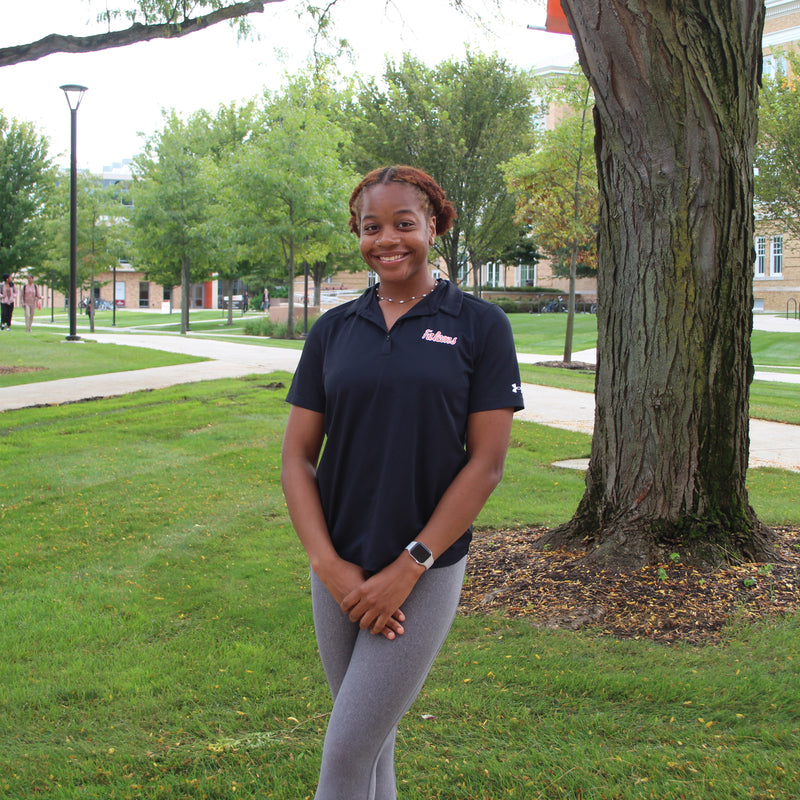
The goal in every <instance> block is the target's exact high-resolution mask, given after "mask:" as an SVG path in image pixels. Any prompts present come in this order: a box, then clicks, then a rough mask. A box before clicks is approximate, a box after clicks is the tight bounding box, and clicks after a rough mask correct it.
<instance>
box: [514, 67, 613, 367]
mask: <svg viewBox="0 0 800 800" xmlns="http://www.w3.org/2000/svg"><path fill="white" fill-rule="evenodd" d="M576 78H577V76H567V78H566V82H565V84H564V85H563V86H561V87H560V88H559V89H558V90H557V91H555V92H551V93H550V97H549V100H550V102H551V103H554V104H557V106H558V107H559V109H560V111H561V113H562V114H564V118H563V119H562V120H561V122H559V123H558V125H557V126H556V127H555V128H553V129H552V130H547V131H544V132H542V134H541V135H540V136H538V137H537V139H538V141H537V144H536V147H535V149H534V150H533V151H532V152H531V153H529V154H526V155H520V156H516V157H515V158H513V159H511V161H509V162H508V163H507V164H506V165H505V167H504V172H505V175H506V178H507V179H508V182H509V185H510V186H511V188H512V189H514V191H515V192H516V195H517V214H518V215H519V217H520V219H521V220H522V221H523V222H524V223H525V224H526V225H527V226H529V228H530V231H531V235H532V236H534V237H535V239H536V241H537V242H538V243H539V244H540V245H541V247H542V248H543V249H544V251H545V252H546V253H548V255H549V256H550V257H551V258H552V259H553V261H554V264H555V267H556V268H555V269H554V272H555V273H556V274H558V273H559V272H561V273H562V274H564V272H566V276H567V277H568V278H569V303H568V309H567V311H568V313H567V329H566V335H565V340H564V361H565V362H567V363H569V362H570V361H571V360H572V335H573V330H574V320H575V280H576V278H577V276H578V271H579V268H583V271H584V273H585V272H586V271H589V272H591V274H594V269H595V267H596V254H597V248H596V239H597V215H598V193H597V169H596V165H595V162H594V159H593V158H592V152H593V151H592V141H591V135H590V131H591V125H590V120H589V113H588V112H589V110H590V109H589V101H590V98H591V92H590V90H589V87H588V85H587V84H586V81H585V79H583V78H582V76H581V78H580V79H578V80H576ZM565 262H566V270H564V265H565ZM559 267H561V269H559Z"/></svg>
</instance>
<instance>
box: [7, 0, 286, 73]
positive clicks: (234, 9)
mask: <svg viewBox="0 0 800 800" xmlns="http://www.w3.org/2000/svg"><path fill="white" fill-rule="evenodd" d="M280 2H283V0H244V2H238V3H228V2H225V0H192V2H191V3H189V2H186V0H137V2H136V3H135V4H134V5H133V7H130V8H128V9H126V10H113V9H109V8H108V6H106V7H105V8H104V9H103V11H102V12H101V13H99V14H98V21H102V22H104V23H106V24H107V25H108V27H109V28H110V27H111V26H112V25H113V24H114V23H115V22H118V21H119V20H124V21H126V22H129V23H131V24H130V26H129V27H128V28H124V29H120V30H108V31H107V32H105V33H99V34H94V35H91V36H63V35H61V34H56V33H54V34H51V35H50V36H45V37H44V38H43V39H39V40H38V41H36V42H31V43H29V44H23V45H15V46H13V47H2V48H0V67H4V66H8V65H10V64H19V63H22V62H24V61H35V60H36V59H37V58H42V57H43V56H48V55H52V54H53V53H90V52H94V51H97V50H107V49H109V48H112V47H123V46H125V45H129V44H134V43H136V42H146V41H149V40H151V39H175V38H177V37H179V36H186V35H187V34H190V33H194V32H195V31H201V30H204V29H205V28H208V27H209V26H211V25H215V24H217V23H218V22H222V21H224V20H236V19H238V20H240V30H241V31H242V32H244V31H246V30H247V25H246V22H245V21H244V18H245V17H246V16H247V15H248V14H253V13H257V12H263V11H264V6H266V5H268V4H269V3H280ZM205 9H210V11H209V12H208V13H207V14H203V15H201V16H198V17H191V16H189V15H190V14H192V13H193V12H195V11H196V10H205Z"/></svg>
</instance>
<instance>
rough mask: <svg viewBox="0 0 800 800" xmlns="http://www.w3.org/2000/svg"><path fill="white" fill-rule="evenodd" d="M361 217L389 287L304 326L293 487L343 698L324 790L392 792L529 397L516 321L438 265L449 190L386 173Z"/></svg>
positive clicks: (287, 459) (370, 260)
mask: <svg viewBox="0 0 800 800" xmlns="http://www.w3.org/2000/svg"><path fill="white" fill-rule="evenodd" d="M350 213H351V219H350V228H351V230H352V231H353V232H354V233H356V234H357V235H358V236H359V239H360V246H361V255H362V257H363V259H364V261H365V262H366V263H367V265H368V267H369V268H370V269H371V270H373V271H374V272H376V273H377V275H378V277H379V278H380V283H379V284H378V285H376V286H375V287H373V288H370V289H368V290H367V291H366V292H365V293H364V294H363V295H362V296H361V297H360V298H359V299H357V300H354V301H352V302H350V303H347V304H345V305H342V306H339V307H338V308H336V309H333V310H331V311H328V312H326V313H325V314H324V315H323V316H322V317H321V318H320V319H319V320H318V321H317V322H316V323H315V325H314V327H313V328H312V329H311V332H310V333H309V336H308V339H307V341H306V344H305V348H304V350H303V355H302V357H301V360H300V363H299V365H298V368H297V372H296V373H295V377H294V381H293V383H292V387H291V389H290V391H289V394H288V397H287V400H288V401H289V402H290V403H291V404H292V409H291V412H290V414H289V421H288V423H287V428H286V433H285V437H284V444H283V470H282V482H283V487H284V493H285V496H286V502H287V505H288V508H289V513H290V515H291V518H292V522H293V524H294V526H295V530H296V531H297V534H298V537H299V538H300V541H301V542H302V544H303V546H304V547H305V549H306V551H307V553H308V556H309V560H310V562H311V590H312V602H313V608H314V623H315V629H316V633H317V642H318V645H319V650H320V655H321V657H322V662H323V666H324V669H325V673H326V677H327V679H328V683H329V684H330V687H331V691H332V694H333V697H334V706H333V711H332V713H331V717H330V721H329V724H328V730H327V733H326V736H325V745H324V749H323V754H322V767H321V770H320V779H319V785H318V788H317V793H316V800H391V799H393V798H395V797H396V794H397V793H396V787H395V774H394V743H395V735H396V731H397V725H398V723H399V721H400V719H401V718H402V716H403V715H404V714H405V713H406V711H408V709H409V707H410V706H411V704H412V703H413V701H414V699H415V698H416V696H417V694H418V693H419V691H420V689H421V688H422V684H423V682H424V680H425V678H426V676H427V674H428V671H429V670H430V667H431V665H432V663H433V660H434V658H435V657H436V654H437V652H438V651H439V649H440V647H441V646H442V644H443V643H444V640H445V637H446V636H447V632H448V630H449V628H450V625H451V624H452V621H453V618H454V616H455V613H456V608H457V605H458V600H459V595H460V592H461V584H462V580H463V576H464V568H465V561H466V553H467V549H468V546H469V542H470V539H471V533H472V528H471V526H472V522H473V520H474V519H475V517H476V516H477V514H478V512H479V511H480V509H481V508H482V506H483V504H484V503H485V501H486V499H487V498H488V497H489V495H490V494H491V492H492V490H493V489H494V487H495V486H496V485H497V483H498V482H499V480H500V477H501V475H502V471H503V463H504V461H505V455H506V450H507V448H508V440H509V434H510V430H511V422H512V416H513V412H514V410H518V409H520V408H521V407H522V395H521V390H520V385H519V383H520V381H519V369H518V367H517V361H516V354H515V351H514V343H513V339H512V335H511V328H510V325H509V323H508V320H507V318H506V316H505V314H503V312H502V311H500V310H499V309H498V308H497V307H496V306H493V305H491V304H489V303H486V302H484V301H482V300H478V299H476V298H474V297H472V296H471V295H466V294H463V293H462V292H461V291H460V290H459V289H457V288H456V287H455V286H454V285H453V284H451V283H450V282H448V281H444V280H440V281H437V280H435V279H434V277H433V275H432V274H431V270H430V266H429V264H428V254H429V249H430V247H431V245H432V244H433V242H434V239H435V237H436V236H437V235H438V234H442V233H445V232H446V231H447V230H449V229H450V227H451V225H452V222H453V219H454V218H455V211H454V209H453V206H452V205H451V203H450V202H449V201H448V200H447V198H446V197H445V194H444V192H443V191H442V189H441V188H440V187H439V185H438V184H437V183H436V182H435V181H434V180H433V179H432V178H431V177H430V176H429V175H427V174H426V173H424V172H422V171H420V170H417V169H414V168H411V167H387V168H384V169H381V170H375V171H373V172H371V173H369V174H368V175H367V176H366V177H365V178H364V179H363V180H362V181H361V183H359V185H358V186H357V187H356V189H355V190H354V192H353V194H352V196H351V199H350ZM323 440H324V442H325V448H324V453H323V455H322V458H321V460H320V458H319V456H320V452H321V451H322V444H323ZM318 461H319V463H318Z"/></svg>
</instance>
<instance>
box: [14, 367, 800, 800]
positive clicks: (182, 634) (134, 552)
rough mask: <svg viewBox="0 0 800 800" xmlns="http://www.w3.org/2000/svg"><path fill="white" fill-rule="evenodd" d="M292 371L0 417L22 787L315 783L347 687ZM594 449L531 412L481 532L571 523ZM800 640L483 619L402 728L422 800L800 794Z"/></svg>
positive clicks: (782, 487)
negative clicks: (679, 642) (644, 634)
mask: <svg viewBox="0 0 800 800" xmlns="http://www.w3.org/2000/svg"><path fill="white" fill-rule="evenodd" d="M289 377H290V376H289V375H287V374H276V375H270V376H257V377H252V378H249V379H243V380H225V381H213V382H208V383H202V384H190V385H186V386H179V387H174V388H172V389H165V390H159V391H154V392H141V393H136V394H133V395H128V396H125V397H118V398H110V399H106V400H101V401H92V402H89V403H82V404H73V405H69V406H59V407H49V408H38V409H26V410H21V411H11V412H5V413H3V414H2V415H1V416H0V438H1V439H2V442H3V445H2V446H3V481H2V493H0V531H1V532H2V535H0V567H1V568H2V572H1V573H0V601H1V602H2V607H3V624H2V629H0V630H1V631H2V632H0V641H2V650H3V658H2V659H0V714H2V718H3V719H4V720H5V724H4V725H2V726H0V797H3V798H10V799H14V800H16V799H17V798H19V799H20V800H22V799H25V800H27V799H28V798H32V797H47V798H54V799H55V800H78V798H92V799H94V800H114V799H117V798H126V799H129V800H176V799H177V798H192V800H194V799H195V798H196V799H197V800H201V798H219V800H222V798H225V799H226V800H229V799H230V798H237V797H238V798H250V799H252V800H255V799H256V798H258V799H259V800H263V798H279V799H280V800H298V798H310V797H312V796H313V790H314V785H315V781H316V773H317V769H318V765H319V757H320V748H321V744H322V736H323V732H324V728H325V723H326V714H327V712H328V711H329V709H330V699H329V696H328V692H327V689H326V687H325V684H324V678H323V675H322V670H321V667H320V664H319V662H318V657H317V653H316V646H315V643H314V636H313V630H312V624H311V614H310V602H309V598H308V567H307V562H306V559H305V556H304V554H303V552H302V549H301V547H300V545H299V544H298V542H297V540H296V537H295V536H294V533H293V531H292V529H291V525H290V523H289V520H288V517H287V514H286V509H285V505H284V502H283V499H282V496H281V493H280V488H279V481H278V472H279V448H280V440H281V436H282V431H283V427H284V424H285V420H286V414H287V406H286V404H285V402H284V396H285V391H286V389H285V386H288V381H289ZM276 381H282V382H283V383H284V388H270V384H274V383H275V382H276ZM176 412H177V413H176ZM588 449H589V438H588V437H587V436H583V435H581V434H574V433H568V432H564V431H558V430H553V429H548V428H543V427H540V426H537V425H533V424H529V423H520V422H517V423H515V426H514V431H513V436H512V447H511V450H510V453H509V459H508V465H507V469H506V476H505V478H504V481H503V483H502V484H501V486H500V488H499V489H498V491H497V492H496V493H495V495H494V496H493V497H492V498H491V500H490V502H489V503H488V504H487V506H486V509H485V510H484V512H483V513H482V515H481V517H480V520H479V525H480V526H481V527H498V526H511V525H531V524H553V523H557V522H559V521H563V520H565V519H567V518H568V517H569V516H570V515H571V513H572V511H573V510H574V508H575V505H576V504H577V501H578V499H579V498H580V496H581V493H582V489H583V479H582V476H581V475H580V474H579V473H576V472H572V471H569V470H559V469H556V468H553V467H551V466H550V462H551V461H552V460H554V459H555V458H568V457H577V456H580V455H585V454H587V453H588ZM757 472H759V473H760V480H759V482H757V483H754V484H753V485H752V487H751V493H752V497H751V499H752V501H753V503H754V505H755V506H756V509H757V510H758V512H759V513H760V514H761V515H762V518H763V519H764V520H765V521H767V522H770V521H773V520H774V517H773V516H771V515H772V508H773V499H774V498H775V497H776V496H777V495H784V496H786V497H787V498H788V499H790V500H791V506H790V507H791V508H793V509H794V514H795V516H794V518H793V520H794V522H795V523H797V522H799V521H800V519H798V511H797V506H796V502H795V499H796V497H797V496H798V491H800V476H797V475H793V474H788V473H783V472H775V471H762V470H759V471H757ZM798 636H800V620H799V619H798V618H797V617H796V616H795V617H792V618H788V619H785V620H783V621H772V622H767V621H764V622H763V623H758V624H754V625H748V626H742V625H739V624H737V623H736V621H733V622H732V624H731V625H730V626H729V628H728V629H727V631H726V633H725V636H724V639H723V641H722V643H719V644H713V645H707V646H703V647H689V646H675V645H673V646H665V645H657V644H654V643H651V642H648V641H635V640H629V641H617V640H615V639H613V638H610V637H606V636H599V635H597V634H593V633H591V632H582V633H567V632H553V631H544V630H537V629H534V628H532V627H531V626H530V624H529V623H527V622H524V621H511V620H506V619H503V618H500V617H496V616H474V617H466V616H461V617H459V618H458V619H457V620H456V623H455V626H454V629H453V632H452V634H451V636H450V638H449V639H448V642H447V643H446V645H445V647H444V649H443V651H442V653H441V655H440V657H439V659H438V661H437V664H436V665H435V667H434V669H433V671H432V673H431V676H430V678H429V680H428V682H427V684H426V686H425V688H424V690H423V692H422V694H421V695H420V697H419V699H418V700H417V702H416V703H415V705H414V707H413V708H412V710H411V712H410V713H409V715H408V716H407V718H406V719H405V720H404V722H403V724H402V726H401V731H400V736H399V752H400V757H399V758H398V765H397V766H398V777H399V781H400V796H401V797H402V798H403V799H404V800H429V798H441V799H442V800H476V798H481V799H483V800H500V798H516V800H536V799H537V798H541V799H546V800H556V799H557V798H558V799H559V800H560V799H561V798H574V799H575V800H578V798H580V800H601V798H605V799H608V798H614V799H615V800H628V799H630V800H642V799H643V798H659V799H660V800H661V799H663V798H675V799H676V800H677V798H697V799H698V800H707V799H714V800H716V798H719V799H720V800H739V798H741V799H742V800H744V798H748V799H749V800H753V799H755V798H777V799H778V800H790V798H792V799H793V798H796V797H798V796H800V777H799V776H798V770H797V764H796V758H797V753H798V751H800V731H799V730H798V725H797V709H798V708H800V674H799V673H800V653H799V652H798V646H797V642H798Z"/></svg>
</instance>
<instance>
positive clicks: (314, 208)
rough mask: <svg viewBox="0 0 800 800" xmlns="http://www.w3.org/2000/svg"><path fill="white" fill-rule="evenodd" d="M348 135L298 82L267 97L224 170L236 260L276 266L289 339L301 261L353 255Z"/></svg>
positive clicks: (316, 96) (312, 91)
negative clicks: (345, 154) (284, 288)
mask: <svg viewBox="0 0 800 800" xmlns="http://www.w3.org/2000/svg"><path fill="white" fill-rule="evenodd" d="M346 142H347V135H346V134H345V132H344V131H343V130H342V129H341V128H340V127H339V126H338V125H336V124H335V123H334V122H332V121H331V120H330V118H329V116H328V114H327V113H326V110H325V103H324V101H321V100H320V98H319V94H318V92H317V89H316V88H315V87H314V86H313V85H311V84H309V83H308V82H307V81H306V80H305V79H303V78H300V79H298V80H295V81H294V82H293V83H292V84H290V85H289V86H288V87H287V89H286V90H285V91H284V92H283V93H281V94H278V95H275V96H273V97H271V98H269V102H268V103H267V106H266V108H265V109H264V112H263V118H262V121H261V125H260V129H259V130H258V131H257V132H256V133H254V135H253V136H252V137H251V138H250V140H249V141H248V143H247V146H246V147H242V148H241V149H240V150H239V152H237V153H236V154H235V155H234V157H233V158H232V159H231V160H230V162H229V163H228V165H227V168H226V170H225V173H226V175H227V181H226V187H225V189H226V198H225V203H226V205H227V207H228V210H229V214H230V217H229V219H230V225H231V227H232V228H233V227H235V229H236V231H237V238H238V242H239V257H240V259H241V260H243V261H245V260H246V261H249V262H250V263H251V264H261V263H265V264H267V265H270V264H274V261H275V259H276V257H279V258H280V260H281V262H282V264H283V267H284V275H285V276H286V279H287V281H288V284H289V287H290V288H289V323H288V328H289V331H288V332H289V336H290V337H291V336H293V335H294V296H293V291H292V287H293V283H294V278H295V273H296V269H297V266H298V264H300V263H302V262H303V261H308V262H310V263H315V262H318V261H322V262H325V263H328V258H329V256H331V255H332V254H339V253H346V252H348V250H352V249H354V245H353V243H352V242H350V241H349V240H348V239H346V238H345V237H346V236H347V234H346V230H347V218H348V210H347V200H348V197H349V193H350V190H351V189H352V187H353V186H354V185H355V183H356V182H357V178H356V177H355V175H353V174H352V173H351V172H350V171H349V170H348V169H346V168H345V167H344V166H343V164H342V158H341V153H342V151H343V148H344V146H345V144H346Z"/></svg>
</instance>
